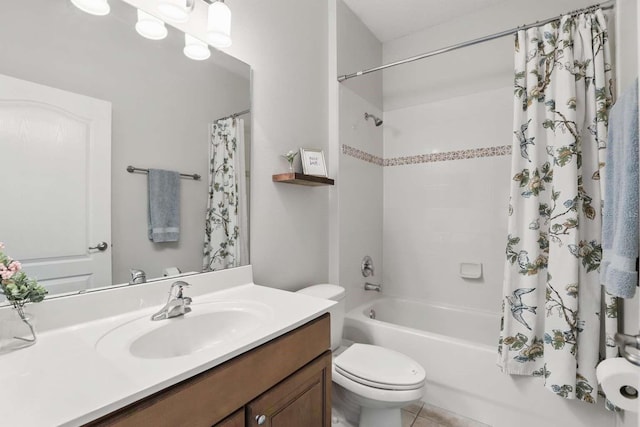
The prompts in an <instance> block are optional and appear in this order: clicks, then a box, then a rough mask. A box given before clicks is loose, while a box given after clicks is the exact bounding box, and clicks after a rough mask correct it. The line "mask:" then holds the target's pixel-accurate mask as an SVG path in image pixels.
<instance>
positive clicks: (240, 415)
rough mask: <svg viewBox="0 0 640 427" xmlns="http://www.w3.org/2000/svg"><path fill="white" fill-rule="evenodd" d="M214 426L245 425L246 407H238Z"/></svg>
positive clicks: (234, 426)
mask: <svg viewBox="0 0 640 427" xmlns="http://www.w3.org/2000/svg"><path fill="white" fill-rule="evenodd" d="M214 427H244V408H241V409H238V410H237V411H236V412H234V413H233V414H231V415H229V416H228V417H227V418H225V419H224V420H222V421H220V422H219V423H217V424H216V425H215V426H214Z"/></svg>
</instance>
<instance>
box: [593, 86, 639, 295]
mask: <svg viewBox="0 0 640 427" xmlns="http://www.w3.org/2000/svg"><path fill="white" fill-rule="evenodd" d="M608 137H609V138H608V142H607V160H606V162H607V163H606V166H605V197H604V206H603V211H602V249H603V256H602V265H601V268H600V283H602V284H603V285H604V286H605V288H606V289H607V291H608V292H609V293H610V294H612V295H614V296H617V297H622V298H632V297H633V295H634V294H635V292H636V286H637V284H638V273H637V272H636V258H637V256H638V190H639V189H638V80H636V82H635V84H634V85H633V86H632V87H630V88H628V89H627V90H626V91H625V92H624V93H623V94H622V96H621V97H620V99H618V102H616V104H615V105H614V106H613V108H612V109H611V112H610V113H609V135H608Z"/></svg>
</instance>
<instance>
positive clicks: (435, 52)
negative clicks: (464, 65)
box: [338, 0, 615, 82]
mask: <svg viewBox="0 0 640 427" xmlns="http://www.w3.org/2000/svg"><path fill="white" fill-rule="evenodd" d="M608 3H613V4H611V5H610V6H604V7H602V6H601V5H604V4H608ZM614 6H615V0H609V1H605V2H603V3H600V4H595V5H593V6H588V7H585V8H582V9H578V10H574V11H573V12H569V13H566V14H563V15H560V17H562V16H564V15H578V14H580V13H584V12H590V11H594V10H596V9H598V8H600V7H602V9H603V10H607V9H613V8H614ZM560 17H557V16H556V17H553V18H549V19H545V20H544V21H536V22H535V23H533V24H527V25H523V26H520V27H516V28H511V29H510V30H505V31H501V32H499V33H495V34H491V35H489V36H484V37H480V38H477V39H473V40H469V41H466V42H462V43H458V44H454V45H451V46H447V47H444V48H442V49H437V50H433V51H431V52H427V53H423V54H421V55H416V56H412V57H411V58H407V59H402V60H400V61H396V62H392V63H390V64H386V65H381V66H379V67H375V68H370V69H368V70H363V71H358V72H357V73H351V74H345V75H342V76H338V82H343V81H345V80H348V79H351V78H354V77H360V76H364V75H365V74H369V73H373V72H375V71H381V70H385V69H387V68H391V67H395V66H397V65H402V64H407V63H409V62H413V61H418V60H420V59H425V58H429V57H432V56H436V55H440V54H441V53H446V52H451V51H453V50H458V49H461V48H463V47H468V46H473V45H476V44H480V43H484V42H487V41H490V40H495V39H499V38H502V37H505V36H508V35H511V34H515V33H517V32H518V31H520V30H528V29H529V28H533V27H538V26H542V25H545V24H548V23H549V22H553V21H555V20H557V19H559V18H560Z"/></svg>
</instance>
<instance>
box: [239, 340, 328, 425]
mask: <svg viewBox="0 0 640 427" xmlns="http://www.w3.org/2000/svg"><path fill="white" fill-rule="evenodd" d="M246 409H247V411H246V413H247V423H246V425H247V426H264V427H298V426H300V427H329V426H330V425H331V352H326V353H325V354H323V355H322V356H320V357H318V358H317V359H316V360H314V361H313V362H311V363H310V364H309V365H307V366H305V367H304V368H302V369H300V370H299V371H298V372H296V373H295V374H293V375H292V376H290V377H289V378H287V379H286V380H284V381H282V382H281V383H280V384H278V385H276V386H275V387H273V388H272V389H271V390H269V391H267V392H266V393H264V394H263V395H262V396H260V397H258V398H257V399H255V400H254V401H252V402H251V403H250V404H249V405H247V407H246Z"/></svg>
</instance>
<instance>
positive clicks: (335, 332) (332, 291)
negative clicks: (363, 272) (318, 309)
mask: <svg viewBox="0 0 640 427" xmlns="http://www.w3.org/2000/svg"><path fill="white" fill-rule="evenodd" d="M298 292H299V293H301V294H304V295H309V296H312V297H316V298H323V299H328V300H331V301H336V302H337V304H335V305H334V306H332V307H331V308H329V314H330V315H331V350H335V349H337V348H338V347H339V346H340V342H341V341H342V326H343V325H344V311H345V307H344V294H345V291H344V288H343V287H342V286H338V285H331V284H328V283H324V284H319V285H313V286H309V287H306V288H302V289H300V290H299V291H298Z"/></svg>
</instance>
